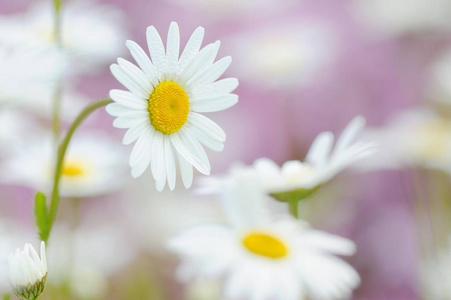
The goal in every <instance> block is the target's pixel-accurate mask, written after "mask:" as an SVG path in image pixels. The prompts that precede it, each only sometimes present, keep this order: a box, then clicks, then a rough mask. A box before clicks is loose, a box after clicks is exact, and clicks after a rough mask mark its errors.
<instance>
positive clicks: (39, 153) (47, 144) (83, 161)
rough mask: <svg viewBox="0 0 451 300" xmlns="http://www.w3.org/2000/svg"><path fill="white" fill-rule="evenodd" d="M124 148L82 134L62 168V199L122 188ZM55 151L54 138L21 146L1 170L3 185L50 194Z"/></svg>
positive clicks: (99, 137)
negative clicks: (27, 188)
mask: <svg viewBox="0 0 451 300" xmlns="http://www.w3.org/2000/svg"><path fill="white" fill-rule="evenodd" d="M121 157H123V156H122V155H121V149H118V147H117V144H116V143H114V142H113V141H112V140H110V139H109V138H108V137H105V135H104V134H101V133H90V134H89V135H79V136H77V137H76V138H75V140H74V143H72V144H71V145H70V146H69V149H68V152H67V155H66V159H65V162H64V165H63V169H62V178H61V188H60V189H61V191H60V193H61V195H62V196H63V197H94V196H100V195H103V194H107V193H111V192H113V191H116V190H117V189H118V188H120V187H121V184H120V183H121V180H120V174H121V172H123V171H124V169H125V168H124V167H125V161H122V162H121ZM53 165H54V148H53V143H52V140H51V139H48V140H44V141H43V140H42V139H39V140H36V141H33V142H31V143H27V144H22V145H21V147H18V149H17V150H16V151H15V153H13V154H12V155H11V156H9V157H6V159H5V162H4V164H3V166H2V167H1V171H0V180H1V181H2V182H4V183H9V184H19V185H24V186H28V187H30V188H32V189H36V190H41V191H48V190H50V189H51V187H52V184H53V172H54V167H53Z"/></svg>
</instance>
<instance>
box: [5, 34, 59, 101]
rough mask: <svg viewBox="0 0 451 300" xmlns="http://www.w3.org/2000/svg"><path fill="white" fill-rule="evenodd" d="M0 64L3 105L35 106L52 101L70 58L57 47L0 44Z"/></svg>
mask: <svg viewBox="0 0 451 300" xmlns="http://www.w3.org/2000/svg"><path fill="white" fill-rule="evenodd" d="M0 27H1V26H0ZM0 65H1V66H2V67H1V68H0V105H1V106H17V105H20V106H25V107H27V106H28V105H31V106H33V107H35V106H36V105H39V104H40V100H43V99H44V100H45V101H48V102H50V101H51V99H52V95H53V92H54V89H55V87H56V84H57V80H58V79H59V78H60V77H61V75H62V72H63V69H64V67H65V65H66V59H65V57H64V55H62V54H61V53H60V52H59V51H57V50H56V49H53V48H44V49H41V48H27V47H16V46H15V47H0ZM34 103H37V104H34Z"/></svg>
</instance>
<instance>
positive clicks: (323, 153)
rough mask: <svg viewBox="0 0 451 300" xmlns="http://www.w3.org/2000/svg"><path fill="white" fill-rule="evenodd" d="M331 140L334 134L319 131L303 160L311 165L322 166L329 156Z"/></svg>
mask: <svg viewBox="0 0 451 300" xmlns="http://www.w3.org/2000/svg"><path fill="white" fill-rule="evenodd" d="M333 142H334V135H333V134H332V133H331V132H322V133H320V134H319V135H318V136H317V137H316V139H315V140H314V141H313V144H312V145H311V146H310V149H309V151H308V153H307V156H306V158H305V161H306V162H308V163H309V164H311V165H313V166H318V167H322V166H324V165H325V164H326V162H327V160H328V158H329V155H330V150H331V149H332V144H333Z"/></svg>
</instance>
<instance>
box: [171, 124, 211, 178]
mask: <svg viewBox="0 0 451 300" xmlns="http://www.w3.org/2000/svg"><path fill="white" fill-rule="evenodd" d="M170 137H171V141H172V144H173V145H174V147H175V149H176V150H177V151H178V152H179V153H180V155H182V156H183V157H184V158H185V159H186V160H187V161H188V162H189V163H190V164H192V165H193V166H194V167H195V168H196V169H197V170H199V172H201V173H202V174H205V175H210V162H209V161H208V157H207V155H206V154H205V151H204V150H203V148H202V146H201V145H200V144H199V141H197V140H196V139H195V138H194V137H193V135H192V133H191V132H190V131H189V130H187V129H186V128H182V130H180V131H178V132H175V133H173V134H171V135H170Z"/></svg>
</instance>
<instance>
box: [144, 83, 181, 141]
mask: <svg viewBox="0 0 451 300" xmlns="http://www.w3.org/2000/svg"><path fill="white" fill-rule="evenodd" d="M148 111H149V117H150V123H151V124H152V126H153V127H154V128H155V129H156V130H158V131H161V132H162V133H164V134H171V133H174V132H177V131H179V130H180V128H182V126H183V125H185V123H186V121H187V120H188V113H189V97H188V94H187V93H186V91H185V90H184V89H183V88H182V87H181V86H180V85H179V84H178V83H177V82H174V81H162V82H160V84H158V85H157V86H156V87H155V89H154V90H153V92H152V94H151V95H150V97H149V107H148Z"/></svg>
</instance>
